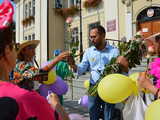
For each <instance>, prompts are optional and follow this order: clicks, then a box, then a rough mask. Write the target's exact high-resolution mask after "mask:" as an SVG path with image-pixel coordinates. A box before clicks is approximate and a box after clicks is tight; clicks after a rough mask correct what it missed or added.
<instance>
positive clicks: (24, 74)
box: [13, 61, 38, 83]
mask: <svg viewBox="0 0 160 120" xmlns="http://www.w3.org/2000/svg"><path fill="white" fill-rule="evenodd" d="M37 72H38V68H36V67H35V66H34V63H33V62H24V61H20V62H17V64H16V67H15V69H14V71H13V82H14V83H19V82H21V81H22V80H23V79H30V78H32V77H33V76H34V75H36V73H37Z"/></svg>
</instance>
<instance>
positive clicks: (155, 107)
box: [145, 100, 160, 120]
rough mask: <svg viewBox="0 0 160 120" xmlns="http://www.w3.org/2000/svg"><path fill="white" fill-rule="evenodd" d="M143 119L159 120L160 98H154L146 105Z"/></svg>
mask: <svg viewBox="0 0 160 120" xmlns="http://www.w3.org/2000/svg"><path fill="white" fill-rule="evenodd" d="M145 120H160V100H156V101H154V102H153V103H151V104H150V105H149V106H148V108H147V110H146V112H145Z"/></svg>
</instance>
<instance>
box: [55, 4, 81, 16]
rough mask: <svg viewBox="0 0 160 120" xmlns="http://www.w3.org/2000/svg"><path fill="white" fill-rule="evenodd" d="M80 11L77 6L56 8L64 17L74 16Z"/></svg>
mask: <svg viewBox="0 0 160 120" xmlns="http://www.w3.org/2000/svg"><path fill="white" fill-rule="evenodd" d="M78 11H79V8H78V7H77V6H71V7H70V8H56V9H55V12H56V13H57V14H59V15H62V16H64V17H68V16H74V15H76V14H77V12H78Z"/></svg>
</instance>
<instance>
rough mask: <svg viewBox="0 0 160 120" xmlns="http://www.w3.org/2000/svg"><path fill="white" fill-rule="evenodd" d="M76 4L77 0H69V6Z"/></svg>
mask: <svg viewBox="0 0 160 120" xmlns="http://www.w3.org/2000/svg"><path fill="white" fill-rule="evenodd" d="M77 4H78V0H69V7H70V6H73V5H77Z"/></svg>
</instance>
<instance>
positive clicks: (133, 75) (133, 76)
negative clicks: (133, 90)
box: [129, 72, 139, 84]
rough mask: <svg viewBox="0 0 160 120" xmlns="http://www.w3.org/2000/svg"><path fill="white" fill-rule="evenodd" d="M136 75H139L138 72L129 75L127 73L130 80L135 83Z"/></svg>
mask: <svg viewBox="0 0 160 120" xmlns="http://www.w3.org/2000/svg"><path fill="white" fill-rule="evenodd" d="M138 77H139V73H138V72H136V73H132V74H131V75H129V78H131V80H132V81H134V82H135V83H136V84H137V80H138Z"/></svg>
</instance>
